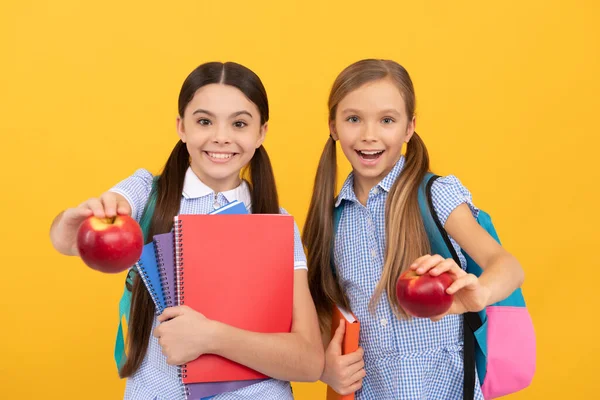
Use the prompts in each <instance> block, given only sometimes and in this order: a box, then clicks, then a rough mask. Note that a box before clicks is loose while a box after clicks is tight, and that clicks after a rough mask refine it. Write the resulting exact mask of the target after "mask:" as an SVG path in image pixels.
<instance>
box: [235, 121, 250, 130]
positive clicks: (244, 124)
mask: <svg viewBox="0 0 600 400" xmlns="http://www.w3.org/2000/svg"><path fill="white" fill-rule="evenodd" d="M233 126H235V127H236V128H240V129H241V128H244V127H246V126H248V124H247V123H245V122H244V121H236V122H234V123H233Z"/></svg>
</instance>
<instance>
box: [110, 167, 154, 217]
mask: <svg viewBox="0 0 600 400" xmlns="http://www.w3.org/2000/svg"><path fill="white" fill-rule="evenodd" d="M153 178H154V177H153V176H152V174H151V173H150V172H149V171H148V170H145V169H138V170H137V171H135V173H134V174H133V175H131V176H130V177H129V178H125V179H124V180H122V181H121V182H119V183H118V184H117V185H115V186H114V187H112V188H111V189H110V191H111V192H114V193H118V194H120V195H121V196H123V197H125V199H127V201H128V202H129V205H130V206H131V216H132V218H134V219H135V220H136V221H138V222H139V221H140V219H141V218H142V213H143V212H144V207H145V206H146V203H147V202H148V197H150V191H151V190H152V180H153Z"/></svg>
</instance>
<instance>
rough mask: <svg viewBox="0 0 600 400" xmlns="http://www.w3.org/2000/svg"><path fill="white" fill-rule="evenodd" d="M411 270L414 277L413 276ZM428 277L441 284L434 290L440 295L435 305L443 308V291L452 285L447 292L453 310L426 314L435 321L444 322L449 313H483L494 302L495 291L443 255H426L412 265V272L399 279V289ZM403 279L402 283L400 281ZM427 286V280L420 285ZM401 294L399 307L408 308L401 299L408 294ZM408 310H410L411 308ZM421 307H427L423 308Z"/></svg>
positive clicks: (433, 308)
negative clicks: (440, 320) (492, 299)
mask: <svg viewBox="0 0 600 400" xmlns="http://www.w3.org/2000/svg"><path fill="white" fill-rule="evenodd" d="M411 271H412V274H411V273H410V272H411ZM413 274H414V275H417V278H415V277H414V275H413ZM426 277H431V278H434V279H436V280H439V281H438V283H437V285H439V286H437V287H436V286H435V285H434V287H435V289H431V290H433V291H434V292H436V293H438V300H437V301H435V302H434V303H435V304H438V305H439V307H440V308H442V307H441V304H442V303H443V299H444V296H441V295H439V294H440V293H441V291H440V288H442V287H444V286H446V285H448V286H446V288H445V290H444V292H445V294H447V295H448V296H450V297H451V298H452V301H451V302H450V306H449V308H448V309H447V310H446V311H444V312H442V313H439V314H435V313H436V312H438V311H439V310H438V309H435V307H432V308H431V310H428V311H423V314H422V315H425V316H426V317H427V318H431V319H432V320H433V321H437V320H439V319H441V318H442V317H444V316H445V315H446V314H463V313H465V312H469V311H475V312H477V311H481V310H483V308H484V307H485V306H487V305H488V304H489V302H490V299H491V290H490V288H489V287H488V286H484V285H483V284H482V282H481V281H480V280H479V278H477V277H476V276H475V275H473V274H469V273H467V272H466V271H465V270H463V269H462V268H461V267H460V266H459V265H458V264H457V263H456V262H455V261H454V260H453V259H451V258H448V259H444V258H443V257H442V256H440V255H425V256H423V257H420V258H418V259H417V260H416V261H415V262H414V263H413V264H412V265H411V266H410V269H409V270H408V271H407V272H405V273H404V274H402V276H401V278H403V279H399V280H398V284H397V289H399V286H404V285H406V284H408V281H409V280H410V279H413V280H414V279H417V280H421V279H424V278H426ZM428 279H429V278H428ZM401 280H402V283H401V282H400V281H401ZM425 283H426V281H422V282H421V284H420V285H418V286H422V287H425V285H424V284H425ZM412 285H415V286H416V285H417V283H416V282H415V283H413V284H412ZM413 289H414V288H413ZM400 290H401V289H400ZM397 295H398V302H399V304H400V305H401V306H402V307H403V308H404V305H403V304H402V303H403V300H400V296H406V295H405V294H404V292H402V293H397ZM412 295H413V297H411V298H414V292H413V294H412ZM446 299H447V298H446ZM430 301H433V300H430ZM408 307H410V305H409V306H408ZM421 307H423V306H422V305H421ZM405 310H406V311H407V312H408V313H409V314H413V313H411V312H410V310H409V309H408V308H405ZM431 314H434V315H431ZM413 315H414V314H413ZM415 316H421V315H415Z"/></svg>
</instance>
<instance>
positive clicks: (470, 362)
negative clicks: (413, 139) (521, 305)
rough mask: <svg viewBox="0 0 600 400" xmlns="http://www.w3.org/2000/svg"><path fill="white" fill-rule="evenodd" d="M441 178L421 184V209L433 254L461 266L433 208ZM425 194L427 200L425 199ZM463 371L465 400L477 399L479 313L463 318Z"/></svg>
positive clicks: (428, 177)
mask: <svg viewBox="0 0 600 400" xmlns="http://www.w3.org/2000/svg"><path fill="white" fill-rule="evenodd" d="M438 178H439V176H437V175H434V174H431V173H427V174H426V176H425V179H423V183H422V184H421V188H420V193H419V205H420V207H421V215H422V217H423V222H424V223H425V230H426V231H427V236H428V237H429V241H430V244H431V247H432V249H431V251H432V253H438V254H440V255H442V256H445V257H448V255H450V256H451V257H452V258H453V259H454V261H455V262H456V264H458V265H460V258H459V257H458V254H457V253H456V250H455V249H454V246H453V245H452V242H451V241H450V237H449V236H448V233H447V232H446V230H445V229H444V226H443V225H442V223H441V222H440V219H439V217H438V215H437V214H436V212H435V208H434V207H433V198H432V194H431V187H432V186H433V183H434V182H435V181H436V179H438ZM423 194H425V199H424V198H423ZM432 222H433V224H435V227H436V228H437V232H436V231H434V230H432ZM440 238H441V241H443V243H444V247H445V249H441V248H440ZM463 319H464V320H463V335H464V338H463V341H464V348H463V369H464V386H463V400H471V399H473V398H475V334H474V332H475V331H476V330H477V329H479V327H480V326H481V318H480V317H479V314H478V313H474V312H468V313H465V314H464V318H463Z"/></svg>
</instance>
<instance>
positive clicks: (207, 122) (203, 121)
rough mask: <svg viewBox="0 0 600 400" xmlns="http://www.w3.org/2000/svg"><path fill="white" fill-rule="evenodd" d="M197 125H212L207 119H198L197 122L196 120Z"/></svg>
mask: <svg viewBox="0 0 600 400" xmlns="http://www.w3.org/2000/svg"><path fill="white" fill-rule="evenodd" d="M198 123H199V124H200V125H204V126H208V125H211V124H212V122H210V120H208V119H206V118H201V119H199V120H198Z"/></svg>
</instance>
